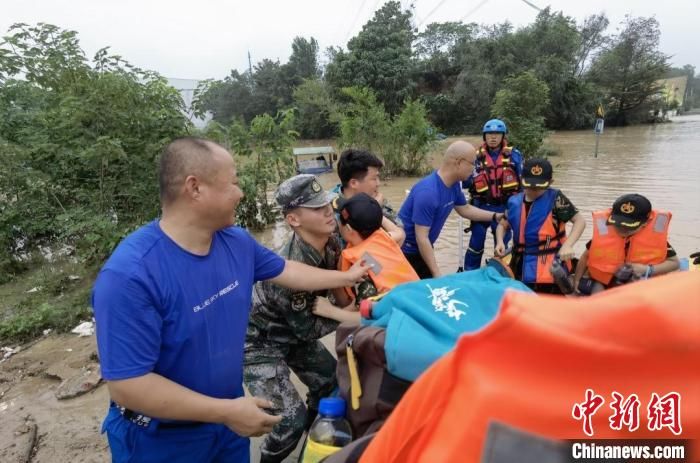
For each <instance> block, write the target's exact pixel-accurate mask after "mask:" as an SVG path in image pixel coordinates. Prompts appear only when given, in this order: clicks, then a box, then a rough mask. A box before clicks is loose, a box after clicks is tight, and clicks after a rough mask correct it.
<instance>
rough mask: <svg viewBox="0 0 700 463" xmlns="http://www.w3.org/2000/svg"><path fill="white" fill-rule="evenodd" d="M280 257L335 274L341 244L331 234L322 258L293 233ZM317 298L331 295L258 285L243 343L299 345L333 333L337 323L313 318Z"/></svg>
mask: <svg viewBox="0 0 700 463" xmlns="http://www.w3.org/2000/svg"><path fill="white" fill-rule="evenodd" d="M280 256H282V257H284V258H286V259H288V260H295V261H298V262H303V263H305V264H308V265H312V266H314V267H318V268H323V269H329V270H336V269H337V265H338V260H339V259H340V242H339V239H338V236H337V235H335V234H333V235H332V236H331V238H330V239H329V240H328V243H327V244H326V248H325V255H324V256H323V257H322V256H321V255H320V254H319V252H318V251H317V250H316V249H314V248H313V247H312V246H311V245H309V244H308V243H306V242H305V241H303V240H302V239H301V238H300V237H299V236H298V235H297V234H296V233H294V234H292V237H291V239H290V240H289V242H288V243H287V244H286V245H285V246H284V247H283V248H282V250H281V252H280ZM317 296H325V297H329V298H330V299H331V301H333V298H332V297H330V296H331V291H329V290H322V291H314V292H308V291H296V290H292V289H288V288H284V287H282V286H278V285H276V284H274V283H271V282H269V281H261V282H258V283H256V284H255V286H254V287H253V303H252V307H251V311H250V318H249V321H248V330H247V332H246V343H283V344H299V343H301V342H307V341H311V340H315V339H319V338H322V337H323V336H325V335H327V334H329V333H332V332H333V331H335V329H336V328H337V326H338V322H336V321H335V320H331V319H328V318H325V317H318V316H316V315H314V314H313V313H312V312H311V310H312V309H313V305H314V302H315V300H316V297H317Z"/></svg>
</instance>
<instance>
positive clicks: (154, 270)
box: [92, 137, 366, 463]
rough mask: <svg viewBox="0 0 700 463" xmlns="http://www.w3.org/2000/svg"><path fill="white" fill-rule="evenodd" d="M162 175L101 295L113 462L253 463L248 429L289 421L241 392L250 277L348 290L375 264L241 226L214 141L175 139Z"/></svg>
mask: <svg viewBox="0 0 700 463" xmlns="http://www.w3.org/2000/svg"><path fill="white" fill-rule="evenodd" d="M159 180H160V192H161V193H160V196H161V206H162V216H161V218H160V220H155V221H153V222H151V223H149V224H147V225H145V226H143V227H141V228H140V229H138V230H136V231H135V232H133V233H132V234H130V235H129V236H127V237H126V238H125V239H124V240H123V241H122V242H121V243H120V245H119V246H118V247H117V249H116V250H115V251H114V253H113V254H112V256H111V257H110V258H109V260H108V261H107V262H106V263H105V265H104V267H103V268H102V270H101V271H100V273H99V275H98V277H97V280H96V282H95V286H94V289H93V294H92V306H93V308H94V312H95V319H96V322H97V347H98V351H99V357H100V366H101V371H102V377H103V378H104V379H105V380H106V381H107V387H108V389H109V393H110V396H111V399H112V401H113V402H112V403H111V405H110V409H109V412H108V415H107V418H106V419H105V422H104V425H103V431H104V432H106V433H107V437H108V440H109V444H110V449H111V452H112V461H114V462H126V461H129V462H139V461H148V462H156V461H158V462H160V461H162V462H168V463H173V462H191V461H211V462H229V461H230V462H241V461H248V460H249V453H250V449H249V441H248V439H247V438H246V437H247V436H259V435H262V434H264V433H266V432H269V431H270V430H271V429H272V427H273V426H274V425H275V424H276V423H278V422H279V421H280V418H279V417H277V416H272V415H269V414H267V413H265V411H264V409H265V408H267V407H270V405H271V404H270V403H269V402H268V401H267V400H263V399H260V398H256V397H244V396H243V387H242V373H243V365H242V363H243V343H244V339H245V331H246V326H247V324H248V311H249V308H250V303H251V293H252V287H253V284H254V283H255V282H256V281H260V280H271V281H274V282H276V283H277V284H280V285H282V286H287V287H290V288H296V289H304V290H317V289H325V288H331V287H344V286H348V285H349V284H354V283H355V282H356V281H357V280H359V279H360V278H361V276H362V275H363V274H364V273H366V269H364V268H362V267H355V268H352V269H350V270H349V271H348V272H345V273H343V272H338V271H329V270H321V269H318V268H314V267H310V266H307V265H304V264H301V263H299V262H292V261H285V260H284V259H282V258H280V257H279V256H277V255H276V254H274V253H273V252H271V251H269V250H268V249H266V248H264V247H262V246H260V245H259V244H258V243H257V242H256V241H255V240H254V239H253V238H252V237H251V236H250V235H249V234H248V233H247V232H246V231H244V230H242V229H240V228H238V227H234V226H233V224H234V222H235V209H236V206H237V205H238V203H239V201H240V200H241V198H242V197H243V193H242V192H241V189H240V188H239V186H238V178H237V176H236V168H235V166H234V162H233V158H232V156H231V154H230V153H228V152H227V151H226V150H225V149H224V148H223V147H221V146H219V145H217V144H216V143H214V142H211V141H208V140H203V139H198V138H192V137H187V138H181V139H177V140H175V141H173V142H172V143H170V144H169V145H168V146H167V147H166V149H165V151H164V152H163V154H162V156H161V160H160V170H159Z"/></svg>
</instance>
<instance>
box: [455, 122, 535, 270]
mask: <svg viewBox="0 0 700 463" xmlns="http://www.w3.org/2000/svg"><path fill="white" fill-rule="evenodd" d="M507 133H508V128H507V127H506V124H505V122H503V121H502V120H500V119H491V120H490V121H487V122H486V123H485V124H484V128H483V129H482V131H481V136H482V138H483V140H484V142H483V143H482V145H481V147H480V148H479V150H478V151H477V153H476V163H475V167H474V173H473V174H472V175H471V176H470V177H469V178H468V179H467V181H465V182H463V184H462V187H463V188H469V192H470V194H471V196H472V201H471V203H472V204H473V205H474V206H476V207H478V208H480V209H484V210H487V211H491V212H505V210H506V204H507V203H508V198H510V197H511V196H512V195H514V194H516V193H518V192H519V191H520V177H521V175H522V170H523V169H522V164H523V156H522V154H520V151H518V149H517V148H513V147H512V146H508V140H507V139H506V134H507ZM497 225H498V224H497V223H496V222H495V221H493V220H492V221H489V222H477V221H474V220H473V221H472V223H471V226H470V229H471V238H470V239H469V247H468V248H467V252H466V253H465V255H464V270H474V269H477V268H479V267H481V257H482V256H483V254H484V242H485V241H486V231H487V230H488V229H489V227H491V234H493V236H494V245H495V238H496V226H497ZM508 241H510V232H508V234H507V235H506V236H505V237H504V242H505V243H506V244H508Z"/></svg>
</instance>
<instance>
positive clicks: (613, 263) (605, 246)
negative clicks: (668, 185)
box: [574, 194, 680, 294]
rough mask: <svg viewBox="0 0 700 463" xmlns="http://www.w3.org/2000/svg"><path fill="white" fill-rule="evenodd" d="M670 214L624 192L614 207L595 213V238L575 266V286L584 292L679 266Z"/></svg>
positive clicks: (645, 276)
mask: <svg viewBox="0 0 700 463" xmlns="http://www.w3.org/2000/svg"><path fill="white" fill-rule="evenodd" d="M670 222H671V213H670V212H662V211H657V210H654V209H652V207H651V202H650V201H649V200H648V199H647V198H645V197H644V196H642V195H639V194H626V195H622V196H620V197H619V198H617V199H616V200H615V202H614V203H613V205H612V208H611V209H607V210H602V211H596V212H593V238H592V239H591V240H590V241H589V242H588V243H587V244H586V251H585V252H584V253H583V255H582V256H581V259H580V260H579V263H578V265H577V266H576V274H575V276H574V287H575V288H579V283H580V282H581V280H582V278H584V276H585V277H587V278H590V280H591V283H587V282H586V280H585V279H584V280H583V285H581V289H582V290H583V291H582V292H583V293H584V294H593V293H597V292H600V291H603V290H604V289H606V288H610V287H613V286H619V285H620V284H624V283H627V282H629V281H632V280H638V279H642V278H649V277H653V276H658V275H663V274H665V273H669V272H673V271H675V270H678V269H679V268H680V260H679V259H678V256H677V255H676V251H675V250H674V249H673V247H672V246H671V245H670V244H669V242H668V227H669V224H670Z"/></svg>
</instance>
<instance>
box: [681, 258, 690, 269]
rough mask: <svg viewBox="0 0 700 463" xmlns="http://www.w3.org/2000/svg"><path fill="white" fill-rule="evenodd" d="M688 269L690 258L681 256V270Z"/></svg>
mask: <svg viewBox="0 0 700 463" xmlns="http://www.w3.org/2000/svg"><path fill="white" fill-rule="evenodd" d="M688 270H690V259H688V258H687V257H681V266H680V271H681V272H687V271H688Z"/></svg>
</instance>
